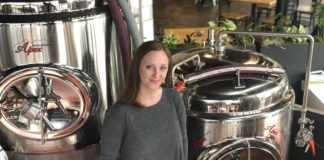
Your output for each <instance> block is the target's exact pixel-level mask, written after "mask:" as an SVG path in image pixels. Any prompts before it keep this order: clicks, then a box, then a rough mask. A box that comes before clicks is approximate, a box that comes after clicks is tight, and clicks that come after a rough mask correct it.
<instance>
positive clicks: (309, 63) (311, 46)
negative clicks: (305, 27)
mask: <svg viewBox="0 0 324 160" xmlns="http://www.w3.org/2000/svg"><path fill="white" fill-rule="evenodd" d="M224 34H238V35H253V36H267V37H286V38H297V37H303V38H307V39H308V40H309V41H308V43H309V45H308V55H307V64H306V73H305V84H304V95H303V104H302V110H301V117H300V119H299V123H300V130H302V129H303V128H304V127H305V124H306V123H308V121H307V120H306V112H307V101H308V100H307V97H308V82H309V76H310V72H311V67H312V59H313V49H314V38H313V37H312V36H311V35H309V34H293V33H264V32H236V31H222V32H219V33H218V35H217V47H219V48H220V47H222V41H223V40H222V35H224ZM222 54H223V53H222V52H220V56H222Z"/></svg>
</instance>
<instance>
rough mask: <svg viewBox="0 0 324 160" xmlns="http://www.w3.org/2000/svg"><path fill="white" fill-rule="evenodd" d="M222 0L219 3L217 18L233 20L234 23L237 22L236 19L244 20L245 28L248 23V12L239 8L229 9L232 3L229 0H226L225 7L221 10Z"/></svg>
mask: <svg viewBox="0 0 324 160" xmlns="http://www.w3.org/2000/svg"><path fill="white" fill-rule="evenodd" d="M221 2H223V1H222V0H221V1H220V3H219V10H218V11H219V19H222V18H223V19H229V20H233V21H234V22H235V23H237V22H238V21H245V28H246V26H247V23H248V17H249V13H248V12H246V11H241V10H231V5H232V3H230V2H229V1H228V2H226V3H227V7H226V8H227V9H226V10H224V11H223V9H222V8H223V7H224V6H223V5H222V3H221Z"/></svg>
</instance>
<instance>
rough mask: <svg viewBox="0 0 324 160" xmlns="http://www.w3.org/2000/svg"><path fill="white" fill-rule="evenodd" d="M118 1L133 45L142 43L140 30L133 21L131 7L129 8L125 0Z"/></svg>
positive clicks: (136, 45) (137, 45)
mask: <svg viewBox="0 0 324 160" xmlns="http://www.w3.org/2000/svg"><path fill="white" fill-rule="evenodd" d="M118 2H119V5H120V8H121V10H122V12H123V15H124V18H125V21H126V24H127V28H128V30H129V33H130V34H131V35H132V39H133V42H134V46H135V48H137V47H139V46H140V45H141V44H142V43H143V38H142V36H141V35H140V31H139V29H138V27H137V24H136V22H135V18H134V16H133V14H132V12H131V9H130V6H129V4H128V2H127V0H119V1H118ZM140 7H141V6H140Z"/></svg>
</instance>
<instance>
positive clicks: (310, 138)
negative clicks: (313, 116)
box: [295, 118, 315, 156]
mask: <svg viewBox="0 0 324 160" xmlns="http://www.w3.org/2000/svg"><path fill="white" fill-rule="evenodd" d="M300 123H304V125H305V124H307V123H309V124H310V125H309V128H302V129H300V130H299V131H298V133H297V136H296V139H295V143H296V145H297V146H298V147H304V146H305V145H306V149H305V153H306V152H307V151H308V150H309V148H311V151H312V154H313V156H315V141H314V135H313V130H314V126H313V125H312V124H313V123H314V121H313V120H310V119H308V118H306V121H305V122H300Z"/></svg>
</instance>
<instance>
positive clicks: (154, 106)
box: [101, 41, 187, 160]
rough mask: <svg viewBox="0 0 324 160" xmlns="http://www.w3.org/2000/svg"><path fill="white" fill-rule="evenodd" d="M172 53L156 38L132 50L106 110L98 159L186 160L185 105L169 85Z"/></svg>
mask: <svg viewBox="0 0 324 160" xmlns="http://www.w3.org/2000/svg"><path fill="white" fill-rule="evenodd" d="M170 69H171V55H170V51H169V49H168V48H167V47H166V46H165V45H164V44H163V43H161V42H158V41H149V42H145V43H143V44H142V45H141V46H140V47H139V48H138V49H137V51H136V54H135V55H134V58H133V60H132V64H131V70H130V71H129V73H128V75H127V78H126V84H125V88H124V90H123V92H122V94H121V95H120V97H119V101H118V102H117V103H116V104H115V105H113V106H111V107H109V108H108V112H107V115H106V118H105V120H104V125H103V129H102V141H101V157H102V160H115V159H121V160H187V134H186V114H185V107H184V103H183V101H182V98H181V97H180V95H179V94H178V93H177V92H176V91H174V90H173V89H170V88H166V87H169V86H170V85H171V77H170V76H171V70H170Z"/></svg>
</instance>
